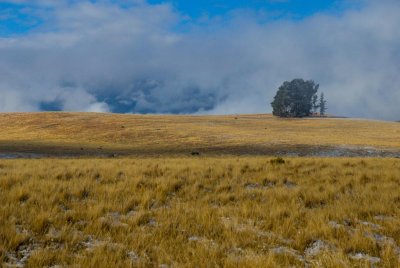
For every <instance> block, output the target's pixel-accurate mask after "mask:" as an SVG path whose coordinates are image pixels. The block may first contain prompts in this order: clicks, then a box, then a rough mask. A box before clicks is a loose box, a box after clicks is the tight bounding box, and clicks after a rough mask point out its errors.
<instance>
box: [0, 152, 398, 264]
mask: <svg viewBox="0 0 400 268" xmlns="http://www.w3.org/2000/svg"><path fill="white" fill-rule="evenodd" d="M282 160H283V159H282ZM283 161H284V163H282V161H281V160H280V159H279V158H267V157H211V158H208V157H199V158H193V157H191V156H188V157H180V158H144V159H138V158H131V159H79V160H78V159H41V160H2V161H0V167H1V168H0V203H1V204H2V205H1V206H0V262H2V263H3V264H7V265H27V266H29V267H45V266H54V265H61V266H69V265H72V266H81V267H113V266H115V267H130V266H133V267H157V266H160V265H168V266H174V267H215V266H217V267H218V266H220V267H287V266H297V267H299V266H300V267H302V266H305V265H310V266H311V267H351V266H356V267H365V266H370V265H378V266H384V267H397V266H399V265H400V262H399V258H400V247H399V245H400V231H399V228H398V226H399V225H400V209H399V208H400V193H399V191H398V189H399V186H400V177H399V176H400V162H399V160H397V159H357V158H353V159H345V158H343V159H318V158H286V159H284V160H283Z"/></svg>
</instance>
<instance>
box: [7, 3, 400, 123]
mask: <svg viewBox="0 0 400 268" xmlns="http://www.w3.org/2000/svg"><path fill="white" fill-rule="evenodd" d="M349 1H351V0H347V1H343V2H349ZM0 2H9V3H11V2H14V4H15V3H19V4H21V5H24V3H29V2H30V4H29V6H28V7H25V6H24V8H25V9H24V11H20V12H25V13H26V14H27V15H26V16H31V17H32V18H35V19H37V20H39V21H40V25H39V26H38V27H35V28H34V29H32V30H30V31H28V32H27V33H23V34H11V35H4V36H3V37H0V111H39V110H66V111H99V112H121V113H177V114H180V113H193V114H198V113H206V114H214V113H218V114H226V113H263V112H271V107H270V105H269V103H270V102H271V101H272V99H273V96H274V94H275V92H276V90H277V88H278V87H279V86H280V84H281V83H282V82H283V81H285V80H290V79H292V78H304V79H314V80H315V81H316V82H317V83H319V84H320V85H321V90H322V91H324V93H325V95H326V98H327V100H328V112H329V113H332V114H337V115H346V116H354V117H369V118H378V119H387V120H399V118H400V109H399V108H398V107H399V103H400V86H399V85H400V75H399V74H400V31H399V29H398V25H400V16H399V14H400V2H399V1H398V0H381V1H373V0H370V1H357V2H358V5H356V6H355V7H352V8H345V9H343V10H341V11H340V12H333V13H332V12H320V13H315V14H313V15H310V16H306V17H304V18H301V19H293V18H290V17H287V16H283V17H279V18H275V17H274V18H273V14H270V13H268V10H259V11H257V10H255V9H236V10H232V11H230V12H228V13H227V14H226V15H223V16H208V17H201V18H191V17H189V16H187V15H185V14H184V13H183V12H180V11H179V10H177V9H175V8H174V7H173V6H172V5H171V4H168V3H165V4H149V3H146V2H145V1H97V2H90V1H72V2H71V1H45V0H37V1H23V0H14V1H0ZM54 2H56V3H54ZM128 2H129V4H127V3H128ZM353 2H354V1H353ZM1 12H2V13H1V14H0V19H3V20H4V19H5V18H7V16H13V15H14V13H15V12H14V10H9V11H7V10H1Z"/></svg>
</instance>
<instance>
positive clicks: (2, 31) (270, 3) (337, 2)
mask: <svg viewBox="0 0 400 268" xmlns="http://www.w3.org/2000/svg"><path fill="white" fill-rule="evenodd" d="M72 2H73V1H72ZM75 2H76V1H75ZM78 2H79V1H78ZM91 2H94V3H95V2H96V1H91ZM97 2H99V1H97ZM114 2H121V3H124V1H114ZM32 3H33V4H32ZM39 3H40V1H39ZM147 3H149V4H165V3H169V4H171V5H172V6H173V7H174V9H175V10H176V11H177V12H178V13H180V14H183V15H187V16H189V17H190V18H191V21H192V22H193V21H196V20H198V19H200V18H203V17H208V18H212V17H222V18H224V17H226V16H229V14H230V12H232V11H235V10H250V11H257V12H264V13H266V14H267V16H268V19H269V20H277V19H282V18H285V19H291V20H301V19H304V18H307V17H309V16H312V15H314V14H316V13H330V14H340V13H341V12H343V11H345V10H347V9H350V8H354V7H356V6H357V5H356V3H358V2H357V1H354V0H353V1H343V0H248V1H245V0H199V1H188V0H172V1H165V0H149V1H147ZM52 8H54V7H52V6H50V7H49V6H48V5H41V4H35V1H31V3H29V1H22V3H21V2H19V1H0V36H13V35H21V34H22V35H23V34H26V33H29V32H30V31H32V30H35V29H37V28H38V27H40V26H41V25H42V24H43V20H44V18H43V17H41V15H43V13H44V12H43V11H44V10H47V11H49V10H51V9H52ZM182 23H183V22H182Z"/></svg>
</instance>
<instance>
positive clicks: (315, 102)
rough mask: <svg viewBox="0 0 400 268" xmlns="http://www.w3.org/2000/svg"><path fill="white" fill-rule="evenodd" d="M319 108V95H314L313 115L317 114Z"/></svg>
mask: <svg viewBox="0 0 400 268" xmlns="http://www.w3.org/2000/svg"><path fill="white" fill-rule="evenodd" d="M318 108H319V105H318V95H317V94H314V95H313V97H312V110H313V113H314V114H315V113H317V111H318Z"/></svg>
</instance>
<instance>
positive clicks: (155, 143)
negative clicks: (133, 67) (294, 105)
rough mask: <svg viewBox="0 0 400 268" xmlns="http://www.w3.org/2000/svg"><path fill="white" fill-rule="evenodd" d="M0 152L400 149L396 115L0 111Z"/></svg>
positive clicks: (363, 151) (264, 152)
mask: <svg viewBox="0 0 400 268" xmlns="http://www.w3.org/2000/svg"><path fill="white" fill-rule="evenodd" d="M0 129H1V135H0V152H31V153H43V154H82V155H85V154H90V155H93V154H109V153H116V154H128V155H129V154H139V155H142V154H147V155H152V154H190V153H191V152H193V151H199V152H201V153H202V154H261V155H271V154H290V153H293V154H295V155H296V154H297V155H324V153H326V154H327V155H329V152H332V154H333V156H336V155H337V156H341V155H342V154H343V155H352V154H354V155H360V156H363V155H364V154H368V152H369V153H374V152H377V151H379V152H382V151H384V152H398V151H400V125H399V124H398V123H396V122H384V121H371V120H357V119H344V118H305V119H279V118H275V117H272V116H271V115H229V116H167V115H162V116H159V115H117V114H95V113H6V114H0Z"/></svg>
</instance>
